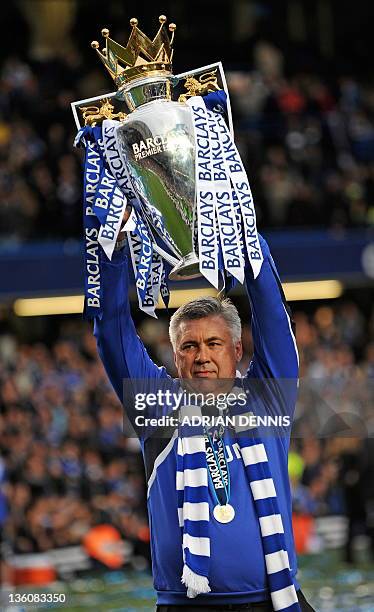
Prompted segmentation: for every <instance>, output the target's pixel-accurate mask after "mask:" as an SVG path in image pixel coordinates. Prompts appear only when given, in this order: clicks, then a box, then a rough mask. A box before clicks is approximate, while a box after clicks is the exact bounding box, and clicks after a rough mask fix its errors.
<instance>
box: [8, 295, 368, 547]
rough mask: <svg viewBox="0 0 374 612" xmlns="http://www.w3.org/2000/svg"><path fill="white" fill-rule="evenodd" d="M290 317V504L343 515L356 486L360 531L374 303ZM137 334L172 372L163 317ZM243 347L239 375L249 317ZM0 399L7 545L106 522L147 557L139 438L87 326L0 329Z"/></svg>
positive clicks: (53, 540) (75, 538)
mask: <svg viewBox="0 0 374 612" xmlns="http://www.w3.org/2000/svg"><path fill="white" fill-rule="evenodd" d="M295 320H296V324H297V330H298V333H297V338H298V346H299V351H300V358H301V383H300V397H299V403H298V408H297V416H296V423H295V428H294V436H293V440H292V452H291V455H290V477H291V483H292V488H293V499H294V510H295V511H296V512H300V513H302V514H308V515H312V516H321V515H329V514H336V513H338V514H344V513H346V514H348V515H349V513H350V511H351V506H350V504H351V505H352V495H353V499H354V500H355V505H354V507H355V509H356V510H355V512H356V511H357V512H359V513H360V519H359V521H358V522H359V523H360V521H361V529H365V521H366V516H367V505H368V504H369V503H370V502H371V503H372V502H373V500H374V492H373V490H372V489H373V483H374V472H373V470H374V466H373V463H371V464H370V461H371V462H373V452H371V454H370V457H371V459H370V458H369V455H368V453H367V451H368V445H369V444H370V441H371V439H372V438H370V435H371V436H372V437H373V434H374V422H373V415H372V412H371V413H370V407H372V405H373V391H374V389H373V381H374V311H373V313H372V317H371V319H370V320H369V322H368V319H367V318H365V317H364V316H363V314H362V312H361V311H360V309H359V308H358V307H357V306H356V305H355V304H354V303H353V302H344V303H343V302H342V303H340V304H336V305H335V306H333V307H330V306H328V307H327V306H322V307H319V308H317V309H316V310H315V311H313V312H311V313H309V314H306V313H305V312H303V311H298V312H296V313H295ZM138 331H139V335H140V336H141V338H142V340H143V342H144V343H145V344H146V346H147V348H148V351H149V353H150V355H151V357H152V358H153V359H154V360H155V361H156V362H157V363H158V364H164V365H166V366H167V367H168V370H169V372H170V373H171V374H175V370H174V366H173V362H172V353H171V347H170V344H169V341H168V329H167V319H166V317H164V318H163V317H160V318H159V319H158V320H155V319H150V318H148V319H146V320H144V321H142V322H141V323H140V324H139V325H138ZM243 345H244V357H243V361H242V363H241V364H240V367H241V370H242V371H243V372H244V371H245V370H246V368H247V367H248V363H249V359H250V356H251V354H252V341H251V334H250V329H249V326H248V325H245V326H244V329H243ZM0 402H1V410H0V447H1V448H2V449H3V450H4V452H3V459H2V461H3V465H2V466H1V465H0V467H2V469H0V482H1V480H2V481H3V482H2V485H1V491H2V503H0V518H1V521H0V522H2V523H3V525H2V526H3V537H4V540H5V541H6V542H7V543H8V545H9V546H10V547H11V549H12V550H14V551H15V552H19V553H21V552H32V551H45V550H48V549H50V548H55V547H61V546H66V545H73V544H79V543H80V542H81V541H82V538H83V537H84V535H85V534H86V533H87V532H88V530H89V529H90V528H91V527H93V526H95V525H99V524H102V523H109V524H111V525H113V526H115V527H116V528H117V529H118V531H119V532H120V533H121V535H122V536H123V538H125V539H126V540H128V541H129V542H132V543H133V544H134V546H135V551H136V550H138V551H139V552H142V553H143V554H145V553H144V551H145V549H146V543H147V539H148V531H147V519H146V510H145V485H144V477H143V467H142V460H141V455H140V448H139V443H138V441H137V440H136V439H135V438H134V437H128V436H127V437H126V436H124V435H123V431H124V428H125V432H126V431H127V425H126V422H125V424H124V421H123V412H122V407H121V405H120V403H119V401H118V400H117V398H116V397H115V395H114V392H113V391H112V390H111V388H110V386H109V383H108V380H107V377H106V375H105V372H104V370H103V367H102V365H101V363H100V361H99V359H98V356H97V352H96V345H95V340H94V338H93V336H92V332H91V329H90V326H89V325H88V324H87V323H84V322H82V321H79V320H78V319H75V320H70V322H65V323H62V324H61V327H60V331H59V335H58V339H57V340H56V341H54V342H53V343H52V344H51V345H50V346H48V345H47V344H42V343H39V344H38V343H36V344H22V343H20V342H17V341H16V340H15V336H14V335H11V334H4V335H2V336H0ZM371 451H373V449H371ZM370 470H371V472H370ZM1 474H2V475H3V477H2V478H1ZM370 483H371V485H370ZM364 485H365V486H364ZM365 496H366V497H365ZM0 497H1V496H0ZM1 508H2V510H1ZM355 525H356V523H355ZM356 528H357V526H356V527H355V529H356Z"/></svg>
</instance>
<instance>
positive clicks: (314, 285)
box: [283, 280, 343, 302]
mask: <svg viewBox="0 0 374 612" xmlns="http://www.w3.org/2000/svg"><path fill="white" fill-rule="evenodd" d="M283 289H284V293H285V295H286V299H287V301H288V302H298V301H302V300H330V299H333V298H338V297H340V296H341V295H342V293H343V285H342V283H341V282H339V281H337V280H318V281H305V282H293V283H283Z"/></svg>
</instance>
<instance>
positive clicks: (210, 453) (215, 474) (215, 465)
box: [204, 431, 230, 506]
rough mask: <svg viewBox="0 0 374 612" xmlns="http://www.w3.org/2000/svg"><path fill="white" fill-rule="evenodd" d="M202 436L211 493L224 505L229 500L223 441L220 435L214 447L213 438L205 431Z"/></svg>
mask: <svg viewBox="0 0 374 612" xmlns="http://www.w3.org/2000/svg"><path fill="white" fill-rule="evenodd" d="M204 438H205V452H206V458H207V466H208V472H209V476H210V482H211V484H212V488H213V493H214V496H215V498H216V501H217V503H218V504H219V505H221V506H224V505H226V504H228V503H229V501H230V472H229V468H228V464H227V459H226V450H225V443H224V440H223V438H222V437H221V436H220V437H219V438H218V440H217V443H216V448H215V443H214V440H213V439H212V436H211V434H209V433H208V432H207V431H206V432H205V436H204Z"/></svg>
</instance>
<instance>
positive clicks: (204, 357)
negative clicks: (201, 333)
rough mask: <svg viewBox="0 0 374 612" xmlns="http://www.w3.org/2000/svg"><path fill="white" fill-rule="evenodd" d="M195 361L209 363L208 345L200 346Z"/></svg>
mask: <svg viewBox="0 0 374 612" xmlns="http://www.w3.org/2000/svg"><path fill="white" fill-rule="evenodd" d="M195 361H196V363H208V362H209V361H210V357H209V349H208V347H207V346H205V345H201V346H199V348H198V350H197V352H196V356H195Z"/></svg>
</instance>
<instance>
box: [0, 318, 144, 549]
mask: <svg viewBox="0 0 374 612" xmlns="http://www.w3.org/2000/svg"><path fill="white" fill-rule="evenodd" d="M0 346H1V349H0V350H1V365H0V378H1V416H0V448H2V449H3V460H4V461H5V465H4V467H5V480H6V484H5V485H4V484H3V492H4V491H5V496H6V499H7V506H8V510H9V514H8V518H7V519H5V532H4V534H3V535H4V539H5V541H7V542H8V543H9V544H10V545H11V548H12V549H13V550H14V551H16V552H33V551H45V550H48V549H50V548H56V547H61V546H67V545H73V544H79V543H81V541H82V538H83V536H84V535H85V534H86V533H87V532H88V531H89V529H90V528H91V527H93V526H95V525H98V524H103V523H109V524H111V525H113V526H115V527H116V528H117V529H118V530H119V532H120V533H121V534H122V536H123V537H124V538H125V539H126V540H128V541H129V542H134V544H138V545H139V546H140V547H141V544H142V542H147V540H148V527H147V521H146V510H145V489H144V478H143V474H142V461H141V458H140V455H139V443H138V441H137V440H135V439H134V438H126V437H125V436H124V433H123V432H124V427H123V410H122V406H121V405H120V403H119V402H118V400H117V399H116V398H115V396H114V393H113V392H112V390H111V388H110V386H109V383H108V381H107V378H106V375H105V373H104V371H103V368H102V366H101V363H100V362H99V361H98V358H97V354H96V344H95V341H94V339H93V337H92V334H91V331H90V330H89V329H88V327H86V326H84V325H83V324H80V323H79V324H77V325H73V326H72V328H71V329H70V330H69V329H65V330H64V331H63V332H62V333H61V338H60V339H59V340H58V341H57V342H56V343H55V344H54V345H53V346H51V347H49V348H47V347H46V346H45V345H44V344H35V345H33V346H31V345H16V343H15V342H14V338H13V337H12V336H3V337H2V338H1V341H0ZM5 514H7V513H4V516H5ZM135 552H136V551H135Z"/></svg>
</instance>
